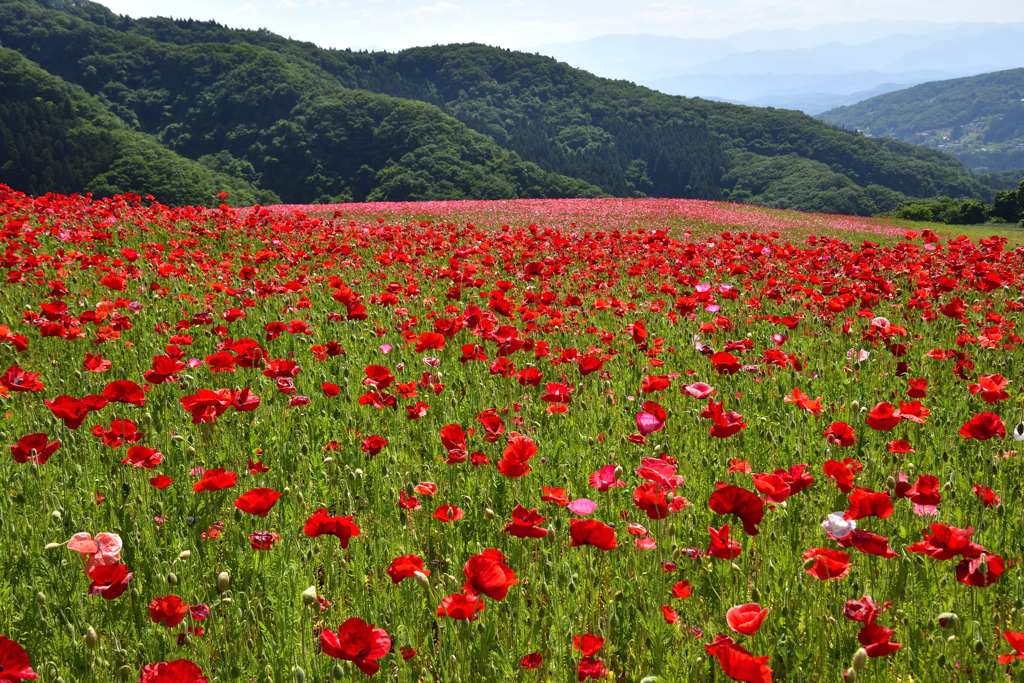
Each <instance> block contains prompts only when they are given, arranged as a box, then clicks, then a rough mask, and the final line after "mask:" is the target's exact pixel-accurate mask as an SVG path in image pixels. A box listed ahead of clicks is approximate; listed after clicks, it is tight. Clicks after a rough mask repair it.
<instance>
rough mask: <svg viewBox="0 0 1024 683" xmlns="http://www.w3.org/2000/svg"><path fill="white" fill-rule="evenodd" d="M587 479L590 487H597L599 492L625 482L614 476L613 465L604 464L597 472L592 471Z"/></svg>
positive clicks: (622, 484)
mask: <svg viewBox="0 0 1024 683" xmlns="http://www.w3.org/2000/svg"><path fill="white" fill-rule="evenodd" d="M589 481H590V486H591V488H595V489H597V490H598V491H599V492H600V493H604V492H605V491H607V490H608V489H612V488H618V487H620V486H625V485H626V482H624V481H622V480H620V479H618V478H617V477H616V475H615V465H605V466H604V467H602V468H601V469H599V470H598V471H597V472H593V473H592V474H591V475H590V479H589Z"/></svg>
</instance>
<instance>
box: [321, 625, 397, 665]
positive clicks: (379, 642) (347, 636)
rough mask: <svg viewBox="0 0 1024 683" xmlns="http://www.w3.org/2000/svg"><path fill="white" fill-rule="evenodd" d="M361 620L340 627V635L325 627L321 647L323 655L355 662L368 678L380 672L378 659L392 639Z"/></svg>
mask: <svg viewBox="0 0 1024 683" xmlns="http://www.w3.org/2000/svg"><path fill="white" fill-rule="evenodd" d="M373 626H374V625H373V624H367V623H366V622H365V621H363V620H362V619H359V618H358V617H352V618H351V619H348V620H347V621H345V622H344V623H343V624H341V626H339V627H338V631H337V633H335V632H334V631H331V630H330V629H327V628H325V629H324V630H323V631H321V632H320V648H321V649H322V650H323V651H324V654H326V655H328V656H330V657H334V658H335V659H343V660H345V661H348V662H352V663H353V664H355V665H356V666H357V667H359V670H360V671H362V672H363V673H364V674H366V675H367V676H372V675H373V674H375V673H377V672H378V671H379V670H380V665H379V664H378V663H377V660H378V659H380V658H381V657H383V656H384V655H386V654H387V653H388V651H389V650H390V649H391V639H390V638H389V637H388V634H387V633H386V632H385V631H384V629H382V628H377V629H375V628H374V627H373Z"/></svg>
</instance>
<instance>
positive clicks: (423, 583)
mask: <svg viewBox="0 0 1024 683" xmlns="http://www.w3.org/2000/svg"><path fill="white" fill-rule="evenodd" d="M412 576H413V578H414V579H416V584H417V585H418V586H419V587H420V588H422V589H423V590H430V579H428V578H427V575H426V574H424V573H423V572H413V573H412Z"/></svg>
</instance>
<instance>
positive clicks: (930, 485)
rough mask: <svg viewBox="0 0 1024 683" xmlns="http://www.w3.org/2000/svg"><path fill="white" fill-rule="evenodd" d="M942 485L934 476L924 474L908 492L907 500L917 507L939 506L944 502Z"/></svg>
mask: <svg viewBox="0 0 1024 683" xmlns="http://www.w3.org/2000/svg"><path fill="white" fill-rule="evenodd" d="M941 491H942V484H940V483H939V478H938V477H936V476H935V475H933V474H922V475H919V476H918V477H917V482H916V483H915V484H914V486H913V487H912V488H911V489H910V490H909V491H907V498H909V499H910V502H912V503H915V504H917V505H938V504H939V503H940V502H941V501H942V494H941Z"/></svg>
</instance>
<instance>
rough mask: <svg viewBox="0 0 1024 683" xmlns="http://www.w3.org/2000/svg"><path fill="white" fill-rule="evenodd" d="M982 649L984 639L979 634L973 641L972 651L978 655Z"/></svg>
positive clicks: (983, 647) (983, 648) (983, 649)
mask: <svg viewBox="0 0 1024 683" xmlns="http://www.w3.org/2000/svg"><path fill="white" fill-rule="evenodd" d="M984 651H985V641H984V640H982V639H981V636H980V635H979V636H978V639H977V640H976V641H974V652H975V653H976V654H979V655H980V654H981V653H982V652H984Z"/></svg>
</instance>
